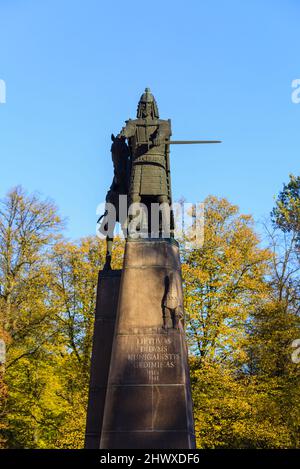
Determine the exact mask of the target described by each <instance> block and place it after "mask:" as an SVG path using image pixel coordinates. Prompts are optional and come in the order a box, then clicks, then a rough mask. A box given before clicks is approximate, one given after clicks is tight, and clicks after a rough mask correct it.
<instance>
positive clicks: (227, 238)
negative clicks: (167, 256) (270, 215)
mask: <svg viewBox="0 0 300 469" xmlns="http://www.w3.org/2000/svg"><path fill="white" fill-rule="evenodd" d="M204 226H205V231H204V244H203V246H202V247H201V248H191V249H187V250H184V251H183V266H182V268H183V281H184V290H185V311H186V331H187V335H188V341H189V345H190V351H191V371H192V375H191V377H192V390H193V401H194V417H195V426H196V436H197V444H198V446H199V447H201V448H212V447H233V448H234V447H247V445H248V446H249V445H250V446H255V442H257V438H258V437H257V436H256V437H255V434H254V433H252V434H251V431H250V430H249V429H250V428H252V429H253V428H255V425H256V424H257V420H255V419H253V418H252V420H251V415H253V409H252V405H251V398H253V395H254V394H253V393H251V392H250V389H249V380H248V378H247V377H244V376H243V374H242V369H243V364H244V363H245V362H246V358H247V354H246V350H245V344H246V341H247V333H246V327H247V323H248V322H249V320H250V318H251V315H252V314H253V313H254V312H255V311H256V309H257V307H258V305H259V304H260V303H261V302H263V301H264V300H265V299H266V298H267V295H268V286H267V284H266V282H265V276H266V274H267V272H268V262H269V259H270V252H269V251H268V250H267V249H263V248H261V247H260V245H259V242H260V240H259V238H258V236H257V235H256V234H255V232H254V223H253V220H252V218H251V217H250V216H247V215H240V214H239V211H238V207H237V206H234V205H231V204H230V203H229V202H228V201H227V200H225V199H217V198H216V197H209V198H207V199H206V201H205V225H204ZM267 426H268V425H267V424H266V422H265V423H264V424H263V425H261V426H260V430H256V434H257V432H258V431H259V432H260V435H261V434H263V433H264V431H265V429H266V427H267Z"/></svg>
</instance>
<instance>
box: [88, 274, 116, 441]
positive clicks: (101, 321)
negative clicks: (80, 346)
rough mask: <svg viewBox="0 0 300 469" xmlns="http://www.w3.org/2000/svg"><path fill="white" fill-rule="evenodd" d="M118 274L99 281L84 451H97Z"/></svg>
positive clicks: (114, 313)
mask: <svg viewBox="0 0 300 469" xmlns="http://www.w3.org/2000/svg"><path fill="white" fill-rule="evenodd" d="M121 272H122V271H121V270H109V271H100V272H99V277H98V287H97V299H96V312H95V325H94V337H93V351H92V360H91V377H90V388H89V400H88V410H87V424H86V434H85V448H87V449H99V446H100V438H101V429H102V421H103V413H104V404H105V396H106V387H107V380H108V373H109V365H110V359H111V351H112V344H113V337H114V329H115V322H116V313H117V306H118V297H119V288H120V280H121Z"/></svg>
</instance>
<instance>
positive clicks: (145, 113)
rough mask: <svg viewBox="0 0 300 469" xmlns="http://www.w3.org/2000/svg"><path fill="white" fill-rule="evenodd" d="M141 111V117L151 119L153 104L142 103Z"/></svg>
mask: <svg viewBox="0 0 300 469" xmlns="http://www.w3.org/2000/svg"><path fill="white" fill-rule="evenodd" d="M140 109H141V117H142V118H144V119H146V118H147V117H151V115H152V103H145V102H142V103H141V104H140Z"/></svg>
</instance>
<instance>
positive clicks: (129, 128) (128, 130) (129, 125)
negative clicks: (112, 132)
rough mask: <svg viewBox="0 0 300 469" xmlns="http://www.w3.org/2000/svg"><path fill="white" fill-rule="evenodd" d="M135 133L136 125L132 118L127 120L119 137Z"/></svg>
mask: <svg viewBox="0 0 300 469" xmlns="http://www.w3.org/2000/svg"><path fill="white" fill-rule="evenodd" d="M134 134H135V125H134V124H133V122H131V121H130V120H129V121H127V122H126V125H125V126H124V127H122V130H121V132H120V133H119V134H118V135H117V138H121V137H124V138H130V137H133V135H134Z"/></svg>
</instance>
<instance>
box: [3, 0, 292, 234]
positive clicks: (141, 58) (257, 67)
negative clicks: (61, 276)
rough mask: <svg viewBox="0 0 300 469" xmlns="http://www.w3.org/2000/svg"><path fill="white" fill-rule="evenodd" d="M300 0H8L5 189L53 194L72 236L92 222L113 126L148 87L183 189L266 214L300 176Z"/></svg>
mask: <svg viewBox="0 0 300 469" xmlns="http://www.w3.org/2000/svg"><path fill="white" fill-rule="evenodd" d="M299 20H300V2H299V0H243V1H242V0H226V1H225V0H214V1H213V0H186V1H178V0H172V1H171V0H151V2H149V4H147V2H141V1H137V0H134V1H132V0H128V1H126V2H125V1H121V0H118V1H115V0H112V1H105V2H104V1H100V0H98V1H97V0H81V1H79V0H43V1H41V0H26V1H25V0H0V45H1V48H0V79H2V80H4V81H5V83H6V92H7V94H6V104H0V162H1V166H0V197H3V196H4V195H5V193H6V192H7V191H8V189H9V188H11V187H12V186H15V185H17V184H21V185H23V186H24V187H25V188H26V189H27V190H29V191H35V190H36V191H39V192H41V193H42V194H44V195H45V196H50V197H51V198H52V199H53V200H54V201H55V202H56V203H57V204H58V206H59V208H60V211H61V213H62V215H63V216H66V217H67V218H68V230H67V236H69V237H72V238H77V237H80V236H85V235H88V234H92V233H94V232H95V220H96V214H95V211H96V206H97V204H98V203H100V202H102V201H103V200H104V197H105V193H106V191H107V189H108V187H109V185H110V183H111V178H112V163H111V159H110V144H111V141H110V134H111V133H112V132H114V133H117V132H118V131H119V130H120V129H121V127H122V125H123V121H124V120H125V119H128V118H129V117H132V118H134V117H135V113H136V106H137V102H138V100H139V97H140V95H141V93H142V92H143V90H144V88H145V87H146V86H149V87H150V88H151V90H152V91H153V94H154V95H155V97H156V99H157V102H158V106H159V110H160V115H161V117H162V118H171V119H172V127H173V138H174V139H208V138H220V139H222V140H223V143H222V144H221V145H207V146H204V145H199V146H180V147H176V148H174V147H173V148H172V155H171V165H172V183H173V196H174V199H178V198H180V197H181V196H184V197H185V198H186V200H187V201H188V202H196V201H202V200H203V199H204V198H205V197H206V196H207V195H208V194H214V195H217V196H224V197H227V198H228V199H229V200H230V202H232V203H234V204H238V205H239V206H240V208H241V211H242V212H245V213H251V214H253V215H254V217H255V218H256V219H260V218H261V217H263V216H264V215H268V213H269V212H270V210H271V208H272V206H273V203H274V196H275V195H276V194H277V193H278V192H279V191H280V189H281V188H282V183H283V182H284V181H287V180H288V174H289V173H291V172H292V173H295V174H299V149H300V148H299V147H300V143H299V123H300V104H294V103H293V102H292V100H291V93H292V88H291V82H292V80H294V79H297V78H300V60H299V43H300V27H299Z"/></svg>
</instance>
